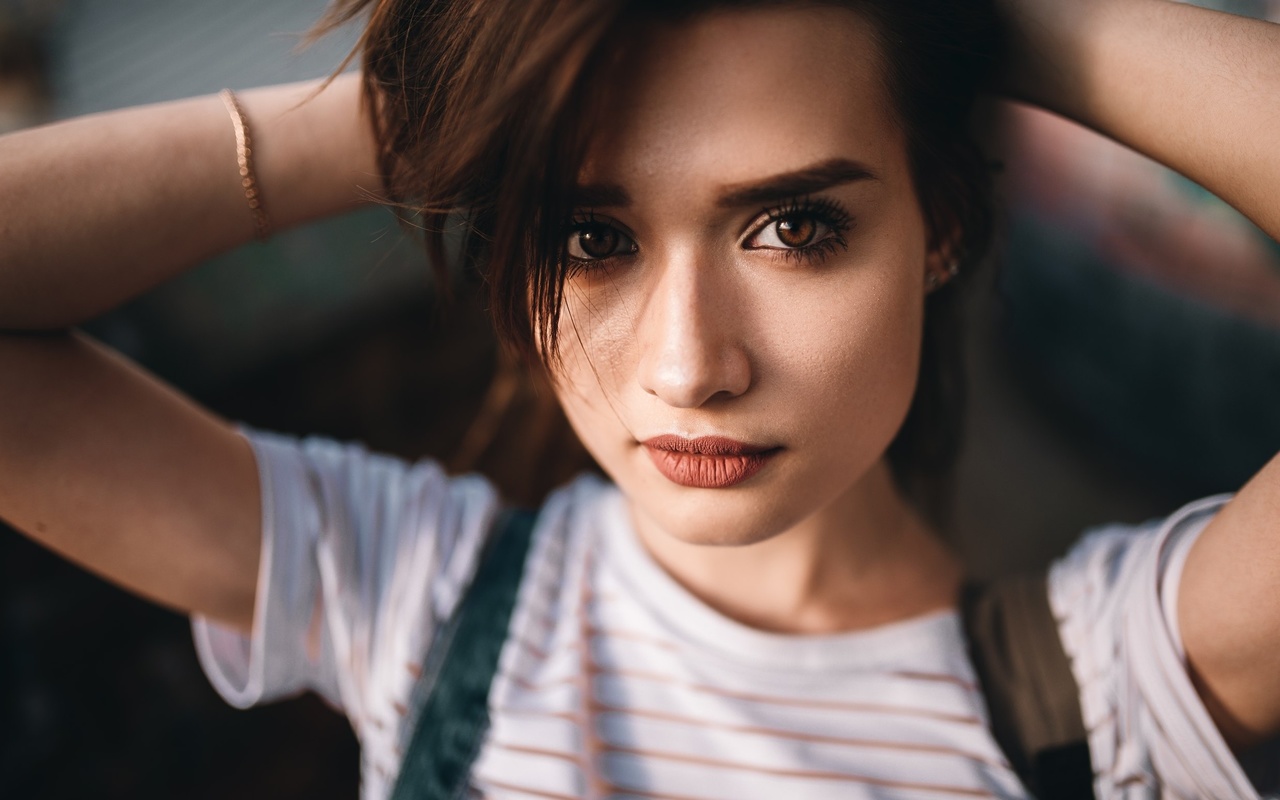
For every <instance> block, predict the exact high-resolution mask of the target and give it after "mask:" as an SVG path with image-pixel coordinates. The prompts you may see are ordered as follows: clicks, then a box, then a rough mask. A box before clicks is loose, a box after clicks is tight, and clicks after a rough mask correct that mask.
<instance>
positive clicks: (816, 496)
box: [555, 6, 937, 544]
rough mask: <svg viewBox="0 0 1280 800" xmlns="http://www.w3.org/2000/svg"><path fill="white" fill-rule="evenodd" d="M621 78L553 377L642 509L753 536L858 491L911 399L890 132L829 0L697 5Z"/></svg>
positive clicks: (574, 417) (907, 296)
mask: <svg viewBox="0 0 1280 800" xmlns="http://www.w3.org/2000/svg"><path fill="white" fill-rule="evenodd" d="M622 72H623V78H622V79H620V80H617V81H614V82H613V83H612V84H611V85H610V92H609V97H608V100H607V112H606V114H605V115H604V121H603V124H602V125H600V126H599V127H598V128H596V129H595V130H594V131H593V137H594V138H593V141H592V144H591V146H590V147H589V150H588V157H587V160H586V162H585V165H584V168H583V171H582V174H581V176H580V180H579V184H580V192H581V197H580V205H579V207H578V213H577V215H576V221H575V226H574V228H573V230H572V231H571V232H570V233H569V235H568V236H569V242H568V246H569V251H570V256H571V257H574V258H576V259H577V261H576V262H575V270H576V271H575V273H574V275H573V276H572V277H571V278H570V279H569V280H568V282H567V284H566V293H565V305H564V308H563V312H562V317H561V331H560V342H561V344H560V351H561V356H562V363H561V365H560V366H559V367H558V368H557V371H556V376H555V378H556V383H557V393H558V394H559V397H560V400H561V402H562V404H563V406H564V408H565V411H566V413H567V414H568V416H569V419H570V421H571V422H572V424H573V426H574V428H575V429H576V430H577V432H578V434H579V436H580V437H581V439H582V441H583V443H584V444H585V445H586V446H587V448H588V449H589V450H590V451H591V453H592V455H594V456H595V457H596V459H597V460H598V461H599V463H600V464H601V465H602V466H603V467H604V469H605V470H606V471H607V472H608V473H609V474H610V475H611V476H612V477H613V478H614V480H615V481H617V483H618V484H619V485H620V486H621V488H622V489H623V491H624V492H625V493H626V495H627V496H628V497H629V498H630V500H631V501H632V504H633V507H634V510H635V513H636V516H637V521H643V523H644V524H645V525H646V526H647V525H651V524H656V526H657V527H658V528H660V529H661V530H663V531H665V532H666V533H668V534H670V535H673V536H675V537H677V538H678V539H680V540H683V541H686V542H690V543H717V544H745V543H750V542H756V541H760V540H763V539H766V538H768V537H770V536H773V535H775V534H778V533H780V532H782V531H785V530H787V529H788V528H791V527H792V526H795V525H797V524H799V523H802V522H804V521H805V520H806V519H809V518H812V517H813V516H814V515H815V514H818V513H820V512H822V511H824V510H829V509H831V508H839V507H842V506H841V502H842V501H847V500H850V499H851V498H854V497H856V496H857V495H858V493H859V491H860V482H861V481H862V479H863V478H864V476H866V475H867V473H868V471H869V470H870V469H871V468H872V467H873V466H874V465H876V464H877V462H878V461H879V460H880V459H881V458H882V456H883V454H884V452H885V449H886V447H887V446H888V444H889V442H890V441H891V440H892V439H893V437H894V435H895V433H896V432H897V430H898V428H899V426H900V425H901V423H902V420H903V418H904V417H905V415H906V411H907V408H908V405H909V403H910V400H911V397H912V394H913V392H914V389H915V381H916V372H917V368H918V365H919V350H920V337H921V326H922V313H923V297H924V285H925V274H926V269H927V267H928V266H929V260H930V259H934V258H936V257H937V256H936V255H935V254H930V253H928V252H927V248H926V234H925V226H924V223H923V221H922V217H921V213H920V209H919V205H918V202H917V199H916V195H915V192H914V188H913V186H912V182H911V176H910V173H909V169H908V162H907V152H906V148H905V141H904V137H903V135H902V132H901V131H900V130H899V129H898V127H897V126H896V123H895V121H894V119H893V117H892V116H891V114H890V111H889V106H888V99H887V97H886V95H885V91H884V88H883V86H882V84H881V77H880V72H879V71H878V55H877V48H876V45H875V43H874V38H873V34H872V30H871V28H870V27H869V24H868V23H867V22H866V21H864V20H863V19H862V18H861V17H860V16H858V15H856V14H855V13H853V12H851V11H848V10H844V9H838V8H826V7H808V8H806V7H795V6H791V7H786V8H781V9H779V8H772V9H764V8H761V9H750V10H733V11H722V12H714V13H711V14H708V15H706V16H702V17H699V18H697V19H695V20H694V21H692V22H688V23H685V24H683V25H681V26H680V27H678V28H669V29H663V30H661V31H660V32H659V34H658V35H657V36H655V37H653V41H652V42H651V43H650V44H649V45H648V46H647V48H646V49H645V50H644V51H643V52H642V53H641V54H639V55H638V56H637V57H636V58H635V60H634V62H633V63H629V64H627V65H626V68H625V69H624V70H622ZM934 266H935V267H936V265H934ZM708 437H710V438H708ZM854 505H856V503H854ZM845 507H848V504H847V503H846V504H845Z"/></svg>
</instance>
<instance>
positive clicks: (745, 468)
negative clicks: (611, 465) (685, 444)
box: [645, 447, 778, 489]
mask: <svg viewBox="0 0 1280 800" xmlns="http://www.w3.org/2000/svg"><path fill="white" fill-rule="evenodd" d="M645 450H647V451H648V452H649V459H650V460H651V461H652V462H653V465H654V466H655V467H657V468H658V472H661V473H662V474H663V476H664V477H665V478H666V479H667V480H669V481H671V482H672V483H675V484H679V485H680V486H688V487H690V488H692V489H727V488H729V487H730V486H736V485H737V484H739V483H742V482H743V481H745V480H747V479H748V478H750V477H752V476H753V475H755V474H756V473H757V472H759V471H760V470H762V469H764V467H765V466H766V465H767V464H768V463H769V461H770V460H771V459H772V458H773V457H774V456H775V455H777V453H778V451H777V450H766V451H765V452H763V453H744V454H742V455H731V456H720V455H712V456H709V455H701V454H699V453H676V452H672V451H670V450H659V449H657V448H655V447H645Z"/></svg>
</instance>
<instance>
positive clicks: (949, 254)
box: [924, 230, 960, 294]
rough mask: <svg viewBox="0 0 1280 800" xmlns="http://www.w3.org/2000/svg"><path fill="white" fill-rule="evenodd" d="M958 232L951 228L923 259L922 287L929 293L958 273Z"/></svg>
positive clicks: (939, 287)
mask: <svg viewBox="0 0 1280 800" xmlns="http://www.w3.org/2000/svg"><path fill="white" fill-rule="evenodd" d="M959 242H960V232H959V231H958V230H952V231H951V232H950V233H948V234H947V235H946V236H945V237H943V238H942V241H941V242H937V243H934V244H933V245H932V246H931V247H930V248H929V252H928V254H927V255H926V256H925V260H924V289H925V293H926V294H927V293H931V292H934V291H936V290H938V289H941V288H942V287H943V286H945V285H946V284H947V282H949V281H950V280H951V279H952V278H954V277H956V276H957V275H959V274H960V257H959Z"/></svg>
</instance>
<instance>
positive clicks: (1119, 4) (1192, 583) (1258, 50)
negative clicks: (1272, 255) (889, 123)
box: [1001, 0, 1280, 750]
mask: <svg viewBox="0 0 1280 800" xmlns="http://www.w3.org/2000/svg"><path fill="white" fill-rule="evenodd" d="M1001 2H1002V3H1003V4H1004V5H1005V6H1006V9H1007V11H1008V16H1009V19H1010V20H1011V21H1012V23H1013V25H1012V33H1013V63H1012V64H1011V65H1010V69H1009V72H1008V74H1009V75H1010V76H1011V77H1010V78H1009V79H1008V81H1007V84H1008V86H1007V88H1008V89H1009V91H1010V92H1011V93H1012V94H1014V95H1015V96H1017V97H1020V98H1022V99H1025V100H1028V101H1030V102H1033V103H1036V104H1037V105H1041V106H1043V107H1045V108H1048V109H1050V110H1052V111H1056V112H1058V113H1060V114H1063V115H1065V116H1067V117H1071V118H1073V119H1075V120H1077V121H1079V122H1082V123H1084V124H1085V125H1088V126H1090V127H1092V128H1094V129H1096V130H1098V131H1100V132H1102V133H1105V134H1107V135H1109V136H1111V137H1112V138H1114V139H1117V140H1119V141H1121V142H1123V143H1125V144H1127V145H1129V146H1131V147H1133V148H1135V149H1136V150H1138V151H1140V152H1142V153H1145V154H1146V155H1148V156H1151V157H1152V158H1154V159H1156V160H1158V161H1160V162H1163V163H1164V164H1166V165H1168V166H1169V167H1172V168H1173V169H1175V170H1177V171H1179V172H1181V173H1182V174H1184V175H1186V176H1188V177H1190V178H1192V179H1193V180H1195V181H1197V182H1198V183H1200V184H1202V185H1203V186H1205V187H1206V188H1208V189H1210V190H1211V191H1213V192H1214V193H1215V194H1217V195H1218V196H1220V197H1222V198H1223V199H1224V200H1226V201H1227V202H1229V203H1231V204H1232V205H1233V206H1235V207H1236V208H1237V209H1239V210H1240V211H1241V212H1242V213H1244V214H1245V215H1246V216H1248V217H1249V218H1250V219H1252V220H1253V221H1254V222H1255V223H1256V224H1257V225H1258V226H1259V227H1261V228H1262V229H1263V230H1264V231H1266V232H1267V233H1268V234H1270V235H1271V236H1272V237H1273V238H1280V25H1274V24H1271V23H1267V22H1261V21H1257V20H1252V19H1246V18H1243V17H1236V16H1231V15H1228V14H1223V13H1219V12H1215V11H1209V10H1206V9H1203V8H1198V7H1195V6H1190V5H1184V4H1181V3H1174V2H1168V1H1167V0H1071V2H1063V0H1001ZM1205 269H1207V270H1212V269H1213V265H1212V264H1206V265H1205ZM1277 408H1280V406H1277ZM1178 619H1179V625H1180V628H1181V632H1182V639H1183V644H1184V647H1185V649H1186V653H1187V659H1188V663H1189V667H1190V672H1191V677H1192V680H1193V682H1194V683H1195V684H1196V687H1197V689H1198V690H1199V692H1200V695H1201V697H1202V699H1203V700H1204V702H1205V705H1206V707H1207V708H1208V710H1209V713H1210V715H1211V716H1212V717H1213V719H1214V722H1215V723H1216V724H1217V726H1218V728H1219V729H1220V730H1221V731H1222V733H1223V734H1224V736H1225V737H1226V739H1227V741H1228V742H1229V743H1230V744H1231V745H1232V746H1233V747H1235V748H1237V749H1238V750H1244V749H1247V748H1248V747H1249V746H1251V745H1253V744H1256V743H1259V742H1262V741H1266V740H1267V739H1269V738H1271V737H1273V736H1275V735H1277V734H1280V457H1278V458H1277V459H1275V460H1273V461H1272V462H1271V464H1270V465H1268V466H1267V467H1266V468H1265V469H1264V470H1262V472H1260V473H1259V474H1258V475H1257V476H1256V477H1255V478H1254V479H1253V480H1252V481H1250V483H1249V484H1248V486H1246V487H1245V488H1244V489H1243V490H1241V491H1240V493H1239V494H1238V495H1237V496H1236V498H1235V499H1234V500H1233V501H1232V502H1231V503H1230V504H1228V506H1227V507H1226V508H1225V509H1224V510H1223V511H1222V512H1221V513H1220V514H1219V515H1218V516H1217V517H1216V518H1215V519H1214V521H1213V522H1212V523H1211V524H1210V526H1209V527H1208V528H1207V529H1206V530H1205V531H1204V533H1203V534H1202V535H1201V537H1200V539H1199V540H1198V541H1197V542H1196V545H1195V546H1194V548H1193V549H1192V551H1191V554H1190V556H1189V557H1188V560H1187V563H1186V567H1185V572H1184V573H1183V579H1182V584H1181V589H1180V592H1179V597H1178Z"/></svg>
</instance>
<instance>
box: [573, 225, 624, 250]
mask: <svg viewBox="0 0 1280 800" xmlns="http://www.w3.org/2000/svg"><path fill="white" fill-rule="evenodd" d="M578 246H579V247H581V248H582V252H584V253H586V254H587V255H588V256H590V257H592V258H606V257H608V256H610V255H612V254H613V251H614V249H616V248H617V246H618V233H617V231H615V230H613V229H612V228H606V227H604V226H600V227H595V228H586V229H584V230H582V231H580V232H579V233H578Z"/></svg>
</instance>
